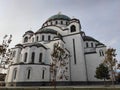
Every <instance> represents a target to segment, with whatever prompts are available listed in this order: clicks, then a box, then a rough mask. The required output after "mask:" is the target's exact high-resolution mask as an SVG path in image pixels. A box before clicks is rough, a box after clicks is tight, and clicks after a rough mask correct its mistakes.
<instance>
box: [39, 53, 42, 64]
mask: <svg viewBox="0 0 120 90" xmlns="http://www.w3.org/2000/svg"><path fill="white" fill-rule="evenodd" d="M39 62H40V63H41V62H42V53H40V54H39Z"/></svg>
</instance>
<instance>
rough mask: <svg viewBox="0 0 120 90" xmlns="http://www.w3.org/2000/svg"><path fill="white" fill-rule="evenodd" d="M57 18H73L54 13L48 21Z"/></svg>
mask: <svg viewBox="0 0 120 90" xmlns="http://www.w3.org/2000/svg"><path fill="white" fill-rule="evenodd" d="M56 19H63V20H71V19H70V18H69V17H68V16H66V15H63V14H56V15H53V16H51V17H50V18H48V21H49V20H56Z"/></svg>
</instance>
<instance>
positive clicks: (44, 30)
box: [36, 28, 57, 34]
mask: <svg viewBox="0 0 120 90" xmlns="http://www.w3.org/2000/svg"><path fill="white" fill-rule="evenodd" d="M37 33H51V34H57V31H55V30H53V29H50V28H44V29H39V30H38V31H37V32H36V34H37Z"/></svg>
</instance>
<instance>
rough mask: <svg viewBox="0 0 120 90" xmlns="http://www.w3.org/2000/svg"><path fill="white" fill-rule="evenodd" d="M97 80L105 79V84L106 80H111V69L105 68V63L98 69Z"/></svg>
mask: <svg viewBox="0 0 120 90" xmlns="http://www.w3.org/2000/svg"><path fill="white" fill-rule="evenodd" d="M95 77H96V78H98V79H103V80H104V84H105V81H106V79H110V75H109V69H108V67H107V66H105V65H104V64H103V63H101V64H100V65H99V66H98V67H97V68H96V75H95Z"/></svg>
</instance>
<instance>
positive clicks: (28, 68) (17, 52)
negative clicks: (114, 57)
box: [5, 13, 106, 86]
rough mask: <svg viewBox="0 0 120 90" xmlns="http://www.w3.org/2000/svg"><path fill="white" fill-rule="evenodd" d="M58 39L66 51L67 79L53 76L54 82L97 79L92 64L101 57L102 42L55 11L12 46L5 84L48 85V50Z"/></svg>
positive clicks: (78, 82)
mask: <svg viewBox="0 0 120 90" xmlns="http://www.w3.org/2000/svg"><path fill="white" fill-rule="evenodd" d="M58 42H59V43H60V46H61V47H62V48H64V49H65V50H66V51H67V52H68V53H69V55H70V57H69V58H68V59H69V60H68V62H69V64H68V65H67V68H68V69H69V70H68V72H67V74H68V79H64V78H63V79H62V80H59V79H57V84H58V85H59V84H60V85H71V84H72V85H76V84H78V85H79V84H85V83H86V82H99V81H100V80H98V79H96V78H95V77H94V75H95V70H96V67H97V66H98V65H99V64H100V63H101V62H102V61H103V59H104V54H105V49H106V46H105V45H104V44H103V43H101V42H99V41H98V40H96V39H94V38H92V37H90V36H87V35H85V33H84V32H83V31H81V24H80V21H79V19H76V18H70V17H68V16H66V15H63V14H60V13H59V14H56V15H53V16H51V17H50V18H48V19H47V20H46V22H44V23H43V25H42V27H40V29H39V30H37V31H36V32H33V31H31V30H29V31H26V32H25V34H24V35H23V37H22V42H21V43H20V44H17V45H16V46H15V47H14V48H12V51H13V54H12V59H11V62H12V63H11V65H10V66H9V69H8V72H7V76H6V81H5V82H6V85H7V86H14V85H15V86H38V85H39V86H40V85H50V82H51V73H50V63H51V60H52V58H51V53H52V52H53V45H54V43H58ZM56 78H57V77H56Z"/></svg>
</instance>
